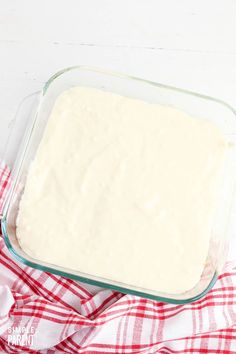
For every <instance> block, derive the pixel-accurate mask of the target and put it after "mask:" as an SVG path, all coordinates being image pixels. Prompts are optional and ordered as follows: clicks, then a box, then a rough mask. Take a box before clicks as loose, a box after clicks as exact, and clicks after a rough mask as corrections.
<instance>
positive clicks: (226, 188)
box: [1, 66, 236, 304]
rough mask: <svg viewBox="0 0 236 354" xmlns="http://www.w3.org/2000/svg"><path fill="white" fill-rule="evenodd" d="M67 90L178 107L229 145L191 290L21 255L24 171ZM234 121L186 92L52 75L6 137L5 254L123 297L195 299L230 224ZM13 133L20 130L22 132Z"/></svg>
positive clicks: (220, 254)
mask: <svg viewBox="0 0 236 354" xmlns="http://www.w3.org/2000/svg"><path fill="white" fill-rule="evenodd" d="M73 86H89V87H95V88H98V89H101V90H106V91H110V92H114V93H117V94H120V95H123V96H127V97H132V98H137V99H141V100H145V101H147V102H151V103H158V104H162V105H168V106H172V107H175V108H178V109H180V110H183V111H185V112H187V113H189V114H190V115H192V116H195V117H197V118H199V119H202V118H204V119H207V120H210V121H212V122H214V123H215V124H216V125H217V126H218V127H219V128H220V129H221V131H222V132H223V134H224V136H225V138H226V140H227V141H228V142H229V144H230V149H228V152H227V158H226V162H225V169H224V178H223V185H222V190H221V191H220V193H219V200H218V206H217V212H216V216H215V223H214V228H213V229H212V232H211V239H210V247H209V253H208V257H207V259H206V262H205V267H204V270H203V272H202V276H201V279H200V281H199V282H198V284H196V286H195V287H194V288H193V289H191V290H189V291H187V292H185V293H183V294H178V295H177V294H166V293H162V292H161V291H154V290H152V289H142V288H137V287H134V286H130V285H129V284H123V283H118V282H115V281H111V280H109V279H102V278H98V277H95V276H93V275H91V274H83V273H81V272H79V271H77V270H72V269H66V268H64V267H59V266H57V265H54V264H48V263H44V262H40V261H38V260H36V259H33V258H32V257H30V256H29V255H27V254H26V253H25V252H24V251H23V250H22V249H21V247H20V245H19V242H18V240H17V237H16V217H17V213H18V207H19V201H20V198H21V195H22V192H23V190H24V185H25V181H26V176H27V173H28V169H29V166H30V164H31V161H32V160H33V159H34V156H35V153H36V151H37V147H38V145H39V143H40V140H41V138H42V135H43V132H44V129H45V126H46V124H47V120H48V118H49V115H50V112H51V110H52V107H53V105H54V102H55V100H56V98H57V97H58V95H59V94H60V93H62V92H63V91H64V90H66V89H69V88H71V87H73ZM235 118H236V112H235V111H234V109H233V108H232V107H230V106H229V105H228V104H227V103H225V102H223V101H221V100H218V99H214V98H212V97H208V96H204V95H201V94H198V93H194V92H190V91H187V90H183V89H179V88H175V87H170V86H167V85H163V84H159V83H155V82H150V81H147V80H143V79H139V78H135V77H131V76H127V75H122V74H117V73H114V72H109V71H105V70H99V69H95V68H88V67H78V66H77V67H71V68H66V69H64V70H62V71H60V72H58V73H56V74H55V75H54V76H52V77H51V78H50V79H49V80H48V81H47V82H46V84H45V86H44V87H43V89H42V91H41V92H37V93H35V94H32V95H31V96H28V97H27V98H26V99H25V100H24V101H23V102H22V104H21V105H20V108H19V110H18V113H17V116H16V119H15V124H14V127H13V130H12V133H11V136H10V138H9V139H8V144H7V147H6V151H5V161H6V162H7V163H8V164H9V165H10V167H11V169H12V174H11V178H12V183H11V188H10V190H9V192H8V195H7V197H6V200H5V203H4V207H3V213H2V215H1V228H2V233H3V236H4V240H5V243H6V245H7V247H8V249H9V251H10V252H11V254H12V255H13V256H14V257H15V258H16V259H17V260H19V261H21V262H22V263H24V264H26V265H28V266H30V267H33V268H37V269H40V270H43V271H47V272H51V273H54V274H58V275H61V276H65V277H68V278H72V279H75V280H79V281H82V282H85V283H89V284H93V285H98V286H101V287H106V288H111V289H114V290H117V291H120V292H123V293H130V294H134V295H138V296H143V297H146V298H150V299H154V300H158V301H164V302H170V303H178V304H184V303H188V302H192V301H195V300H197V299H199V298H200V297H202V296H204V295H205V294H206V293H207V292H208V291H209V290H210V289H211V288H212V286H213V285H214V283H215V281H216V279H217V276H218V274H219V272H220V271H221V268H222V265H223V264H224V261H225V258H226V254H227V248H228V240H229V232H228V225H229V223H230V222H231V223H232V220H231V219H232V212H231V209H232V208H231V206H232V202H233V197H234V189H235V188H234V187H235V181H236V168H235V161H236V144H235V143H236V119H235ZM19 132H24V134H23V133H22V134H20V133H19ZM13 156H17V158H15V159H13ZM13 160H14V163H13ZM45 212H46V210H45ZM58 222H59V221H58ZM42 223H43V220H42ZM123 261H124V260H123ZM127 267H128V265H127ZM160 290H161V289H160Z"/></svg>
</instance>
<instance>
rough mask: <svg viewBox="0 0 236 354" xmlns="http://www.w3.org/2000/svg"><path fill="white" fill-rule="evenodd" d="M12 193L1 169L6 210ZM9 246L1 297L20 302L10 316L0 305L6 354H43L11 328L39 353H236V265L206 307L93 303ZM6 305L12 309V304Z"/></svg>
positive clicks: (1, 258) (116, 296) (99, 297)
mask: <svg viewBox="0 0 236 354" xmlns="http://www.w3.org/2000/svg"><path fill="white" fill-rule="evenodd" d="M9 186H10V179H9V169H8V168H7V167H6V166H5V167H4V168H1V167H0V204H1V203H2V199H1V197H2V195H5V194H6V191H7V190H8V188H9ZM2 241H3V240H2V239H1V240H0V247H1V249H0V267H1V273H0V299H1V294H9V296H11V299H9V300H10V301H11V302H10V304H12V297H13V298H14V304H13V306H11V308H10V309H9V312H8V313H7V314H6V313H5V312H3V310H4V309H3V308H1V303H0V318H1V317H2V321H5V319H6V323H5V328H4V329H3V327H2V326H1V325H0V333H2V334H1V335H0V348H1V350H2V351H3V352H4V353H20V352H22V351H23V352H24V353H35V354H36V353H38V352H37V351H35V350H34V349H32V348H27V347H21V346H12V345H8V344H7V326H8V324H9V326H14V327H18V328H23V327H24V326H28V327H29V328H30V327H31V326H32V327H33V328H34V329H35V335H36V337H37V345H39V346H41V348H42V349H43V348H50V349H48V350H46V351H43V354H53V353H81V354H90V353H112V354H118V353H121V354H134V353H143V354H150V353H216V354H217V353H234V352H235V351H236V349H235V348H236V329H235V325H236V312H235V308H236V271H235V263H232V265H230V264H228V265H227V266H226V268H225V272H224V273H223V274H222V275H220V277H219V280H218V281H217V283H216V284H215V286H214V288H213V289H212V291H210V292H209V293H208V294H207V295H206V296H205V297H204V298H203V299H200V300H198V301H196V302H194V303H192V304H187V305H170V304H165V303H162V302H157V301H151V300H146V299H141V298H139V297H137V296H131V295H124V294H120V293H117V292H112V291H110V290H109V291H108V290H107V291H106V292H104V291H100V293H99V292H98V293H95V294H94V295H93V294H92V293H91V292H90V291H89V290H87V288H86V285H83V284H80V283H79V282H76V281H74V280H72V279H67V278H64V277H60V276H56V275H53V274H49V273H44V272H40V271H39V270H35V269H33V268H29V267H26V266H25V265H21V264H18V263H17V262H14V261H13V259H12V258H11V255H9V253H8V251H7V250H6V247H5V246H4V245H3V242H2ZM3 285H4V286H5V287H6V286H7V287H8V290H9V291H8V292H6V291H5V290H6V288H4V291H5V292H2V293H1V291H3V290H2V286H3ZM6 296H8V295H6ZM3 300H4V303H5V302H6V304H7V299H6V298H4V299H3ZM6 306H7V305H6ZM80 311H81V313H80ZM217 321H218V322H217ZM12 328H13V327H12ZM217 328H221V329H220V330H216V329H217ZM169 329H170V331H169ZM173 329H174V331H173ZM36 337H35V340H36ZM50 343H51V346H50ZM55 343H56V344H55ZM233 349H234V350H233Z"/></svg>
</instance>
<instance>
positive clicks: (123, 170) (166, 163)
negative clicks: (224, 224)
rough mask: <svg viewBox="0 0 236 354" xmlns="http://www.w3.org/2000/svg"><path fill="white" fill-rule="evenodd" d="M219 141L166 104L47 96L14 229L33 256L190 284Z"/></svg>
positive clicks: (201, 251)
mask: <svg viewBox="0 0 236 354" xmlns="http://www.w3.org/2000/svg"><path fill="white" fill-rule="evenodd" d="M225 148H226V144H225V142H224V139H223V136H222V135H221V133H220V131H219V130H218V128H217V127H216V126H215V125H214V124H212V123H210V122H208V121H205V120H200V119H196V118H193V117H190V116H188V115H187V114H185V113H184V112H181V111H178V110H175V109H173V108H170V107H166V106H161V105H154V104H150V103H147V102H144V101H140V100H134V99H130V98H127V97H122V96H119V95H116V94H112V93H109V92H104V91H99V90H96V89H92V88H85V87H75V88H72V89H70V90H68V91H65V92H64V93H63V94H62V95H61V96H59V98H58V99H57V101H56V103H55V106H54V108H53V111H52V113H51V117H50V119H49V121H48V124H47V127H46V130H45V133H44V136H43V138H42V141H41V143H40V146H39V148H38V151H37V153H36V156H35V159H34V161H33V163H32V165H31V168H30V171H29V174H28V178H27V182H26V186H25V191H24V194H23V197H22V200H21V203H20V208H19V214H18V220H17V235H18V238H19V242H20V244H21V246H22V248H23V250H24V251H25V252H26V253H28V254H29V255H31V256H33V257H34V258H36V259H39V260H42V261H46V262H49V263H52V264H57V265H60V266H65V267H67V268H71V269H76V270H79V271H81V272H84V273H87V274H92V275H96V276H99V277H103V278H105V279H111V280H114V281H119V282H122V283H125V284H130V285H135V286H138V287H143V288H146V289H152V290H156V291H163V292H167V293H173V294H174V293H176V294H177V293H181V292H184V291H186V290H189V289H191V288H192V287H194V286H195V285H196V283H197V282H198V281H199V279H200V276H201V273H202V271H203V268H204V263H205V261H206V258H207V254H208V248H209V239H210V235H211V228H212V222H213V214H214V211H215V204H216V197H217V190H218V188H219V183H220V176H221V172H222V168H223V162H224V155H225V154H224V152H225Z"/></svg>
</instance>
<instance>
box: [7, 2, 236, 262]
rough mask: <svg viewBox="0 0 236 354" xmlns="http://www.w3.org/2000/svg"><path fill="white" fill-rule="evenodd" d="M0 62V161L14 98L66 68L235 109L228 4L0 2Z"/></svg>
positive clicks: (233, 5)
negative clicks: (104, 73)
mask: <svg viewBox="0 0 236 354" xmlns="http://www.w3.org/2000/svg"><path fill="white" fill-rule="evenodd" d="M0 64H1V65H0V158H1V155H2V152H3V148H4V145H5V142H6V138H7V136H8V134H9V131H10V127H11V123H12V121H13V119H14V114H15V112H16V109H17V106H18V104H19V102H20V101H21V100H22V98H23V97H25V96H26V95H28V94H30V93H32V92H34V91H36V90H39V89H40V88H42V85H43V83H44V82H45V81H46V80H47V78H48V77H49V76H50V75H52V74H53V73H55V72H56V71H57V70H59V69H62V68H64V67H67V66H71V65H79V64H84V65H92V66H98V67H101V68H109V69H113V70H116V71H120V72H124V73H128V74H133V75H136V76H140V77H143V78H147V79H151V80H154V81H159V82H163V83H168V84H171V85H175V86H179V87H183V88H188V89H191V90H194V91H199V92H202V93H205V94H208V95H212V96H216V97H219V98H222V99H224V100H226V101H227V102H229V103H230V104H231V105H233V106H234V107H236V1H235V0H178V1H175V0H119V1H112V0H99V1H98V0H40V1H36V0H21V1H19V0H18V1H17V0H8V1H7V0H0ZM232 252H233V253H234V254H233V253H232ZM231 253H232V254H233V255H234V257H236V251H235V250H233V251H232V250H231Z"/></svg>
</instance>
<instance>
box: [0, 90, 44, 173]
mask: <svg viewBox="0 0 236 354" xmlns="http://www.w3.org/2000/svg"><path fill="white" fill-rule="evenodd" d="M40 96H41V92H40V91H38V92H35V93H33V94H31V95H29V96H26V97H25V98H24V99H23V100H22V101H21V103H20V104H19V106H18V109H17V112H16V115H15V118H14V120H13V124H12V128H11V131H10V133H9V135H8V138H7V142H6V145H5V147H4V150H3V156H2V158H3V161H4V162H5V163H6V164H7V165H8V167H9V168H10V169H12V166H13V165H14V161H15V159H16V158H17V155H18V154H19V153H20V151H19V150H21V149H20V146H22V145H24V144H21V142H22V140H23V139H27V136H28V134H29V132H30V131H31V129H32V127H33V125H34V122H35V119H34V118H35V117H36V115H37V109H38V105H39V100H40Z"/></svg>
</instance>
